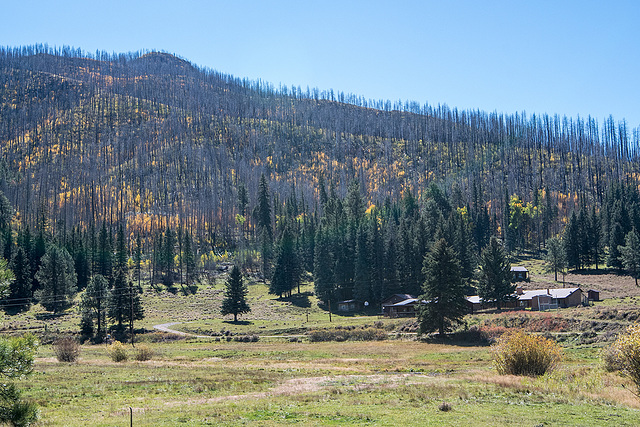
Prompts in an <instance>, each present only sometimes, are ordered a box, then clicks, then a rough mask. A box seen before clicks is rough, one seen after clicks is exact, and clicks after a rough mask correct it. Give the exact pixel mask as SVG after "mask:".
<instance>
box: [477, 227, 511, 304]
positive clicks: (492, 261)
mask: <svg viewBox="0 0 640 427" xmlns="http://www.w3.org/2000/svg"><path fill="white" fill-rule="evenodd" d="M515 290H516V287H515V285H513V284H511V263H510V262H509V257H508V256H507V253H506V251H505V250H504V248H503V247H502V245H501V244H500V242H499V241H498V239H497V238H496V237H495V236H494V237H491V240H489V245H488V246H487V247H486V248H484V249H483V251H482V254H481V255H480V280H479V281H478V295H479V296H480V298H482V299H483V300H484V301H494V302H495V303H496V307H497V308H498V310H500V309H501V308H502V306H503V304H504V303H505V302H507V301H510V300H512V299H513V293H514V292H515Z"/></svg>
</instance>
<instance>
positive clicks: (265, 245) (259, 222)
mask: <svg viewBox="0 0 640 427" xmlns="http://www.w3.org/2000/svg"><path fill="white" fill-rule="evenodd" d="M253 217H254V220H255V222H256V227H257V229H258V235H259V237H260V246H261V250H262V276H263V278H264V280H266V278H267V277H270V276H271V260H272V256H273V255H272V248H273V227H272V225H271V196H270V195H269V186H268V185H267V178H266V177H265V176H264V174H262V175H261V176H260V185H259V188H258V204H257V206H256V207H255V209H254V211H253Z"/></svg>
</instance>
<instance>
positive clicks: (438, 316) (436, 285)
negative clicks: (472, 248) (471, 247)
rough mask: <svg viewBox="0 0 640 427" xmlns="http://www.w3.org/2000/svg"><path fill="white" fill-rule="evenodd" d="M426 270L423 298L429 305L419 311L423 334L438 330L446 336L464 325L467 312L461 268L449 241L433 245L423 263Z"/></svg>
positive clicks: (440, 241)
mask: <svg viewBox="0 0 640 427" xmlns="http://www.w3.org/2000/svg"><path fill="white" fill-rule="evenodd" d="M424 270H425V272H424V273H425V277H426V280H425V282H424V285H423V288H422V289H423V292H424V294H423V295H422V296H421V297H420V299H421V300H424V301H426V304H425V305H424V306H423V307H421V310H420V312H419V322H420V332H421V333H429V332H433V331H438V333H439V334H440V336H444V334H445V333H446V332H447V331H449V330H450V329H451V328H452V327H453V325H456V324H460V323H462V319H463V318H464V315H465V314H466V313H467V304H466V299H465V295H464V283H463V280H462V276H461V275H460V265H459V263H458V259H457V258H456V254H455V252H454V251H453V248H452V247H451V246H449V244H448V243H447V241H446V240H444V239H440V240H438V241H437V242H436V243H435V244H434V246H433V248H432V250H431V252H430V253H429V255H427V257H426V258H425V260H424Z"/></svg>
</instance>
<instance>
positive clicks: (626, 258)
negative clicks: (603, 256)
mask: <svg viewBox="0 0 640 427" xmlns="http://www.w3.org/2000/svg"><path fill="white" fill-rule="evenodd" d="M624 241H625V245H624V246H619V247H618V251H619V252H620V261H621V262H622V265H623V266H624V268H625V270H627V272H628V273H629V274H630V275H631V277H633V278H634V279H635V280H636V286H638V277H640V236H638V231H637V230H636V229H635V227H634V228H633V229H631V231H630V232H629V233H627V235H626V236H625V238H624Z"/></svg>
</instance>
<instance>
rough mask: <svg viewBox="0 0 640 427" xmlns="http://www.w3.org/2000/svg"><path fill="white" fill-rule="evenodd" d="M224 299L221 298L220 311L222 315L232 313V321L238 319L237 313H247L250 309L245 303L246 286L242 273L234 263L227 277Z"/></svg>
mask: <svg viewBox="0 0 640 427" xmlns="http://www.w3.org/2000/svg"><path fill="white" fill-rule="evenodd" d="M225 286H226V289H225V293H224V299H223V300H222V308H221V309H220V313H221V314H222V315H223V316H226V315H227V314H233V321H234V322H237V321H238V314H243V313H248V312H250V311H251V308H250V307H249V304H247V293H248V292H249V291H248V290H247V287H246V286H245V285H244V283H243V280H242V273H241V272H240V269H239V268H238V266H236V265H234V266H233V268H232V269H231V273H229V278H228V279H227V283H226V285H225Z"/></svg>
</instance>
